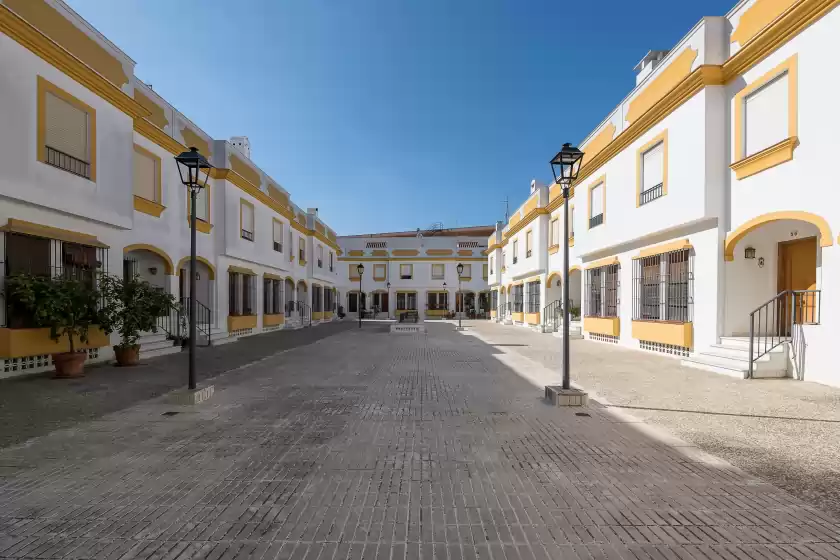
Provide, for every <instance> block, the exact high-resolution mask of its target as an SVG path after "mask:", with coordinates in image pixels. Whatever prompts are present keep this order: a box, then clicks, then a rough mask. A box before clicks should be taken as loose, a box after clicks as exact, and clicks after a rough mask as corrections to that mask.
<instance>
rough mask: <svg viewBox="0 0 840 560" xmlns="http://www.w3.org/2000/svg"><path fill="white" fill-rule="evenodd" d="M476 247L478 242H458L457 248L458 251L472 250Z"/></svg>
mask: <svg viewBox="0 0 840 560" xmlns="http://www.w3.org/2000/svg"><path fill="white" fill-rule="evenodd" d="M476 247H478V241H459V242H458V248H459V249H474V248H476Z"/></svg>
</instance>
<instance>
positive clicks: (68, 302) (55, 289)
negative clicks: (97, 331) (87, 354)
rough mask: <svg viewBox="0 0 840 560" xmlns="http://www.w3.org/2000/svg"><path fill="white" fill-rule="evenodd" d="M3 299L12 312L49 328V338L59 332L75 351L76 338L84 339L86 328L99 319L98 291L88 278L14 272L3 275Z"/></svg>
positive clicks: (56, 337)
mask: <svg viewBox="0 0 840 560" xmlns="http://www.w3.org/2000/svg"><path fill="white" fill-rule="evenodd" d="M4 294H5V296H6V299H7V300H8V302H9V305H10V306H11V309H12V310H13V312H15V313H23V314H26V315H27V316H28V318H29V319H30V320H31V324H32V326H34V327H36V328H47V327H48V328H49V329H50V338H51V339H53V340H55V341H56V342H58V341H59V340H61V337H62V336H66V337H67V338H68V340H69V341H70V352H71V353H73V352H75V351H76V339H77V338H78V340H80V341H81V342H83V343H84V344H87V343H88V331H89V330H90V327H91V326H92V325H94V324H96V323H97V322H98V320H99V312H98V309H97V308H98V306H99V297H100V294H99V291H98V290H97V289H96V288H94V287H93V286H92V283H91V282H86V281H84V280H78V279H76V278H66V277H64V276H56V277H55V278H49V277H47V276H33V275H30V274H17V275H14V276H11V277H9V278H7V279H6V289H5V291H4Z"/></svg>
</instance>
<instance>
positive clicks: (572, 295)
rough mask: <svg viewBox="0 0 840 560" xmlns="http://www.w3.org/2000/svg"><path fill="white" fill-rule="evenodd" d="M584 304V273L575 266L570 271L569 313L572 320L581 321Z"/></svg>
mask: <svg viewBox="0 0 840 560" xmlns="http://www.w3.org/2000/svg"><path fill="white" fill-rule="evenodd" d="M582 303H583V273H582V272H581V270H580V267H579V266H577V265H575V266H573V267H572V268H570V269H569V311H570V317H571V319H572V320H579V319H580V317H581V314H580V310H581V305H582Z"/></svg>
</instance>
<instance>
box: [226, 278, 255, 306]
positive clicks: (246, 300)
mask: <svg viewBox="0 0 840 560" xmlns="http://www.w3.org/2000/svg"><path fill="white" fill-rule="evenodd" d="M256 280H257V277H256V276H252V275H251V274H243V273H241V272H233V271H231V272H229V273H228V314H229V315H234V316H239V315H256V314H257V313H256V306H255V303H256V300H257V282H256Z"/></svg>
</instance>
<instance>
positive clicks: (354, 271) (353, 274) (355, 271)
mask: <svg viewBox="0 0 840 560" xmlns="http://www.w3.org/2000/svg"><path fill="white" fill-rule="evenodd" d="M347 267H348V269H349V274H350V280H358V279H359V263H353V264H348V265H347Z"/></svg>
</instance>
